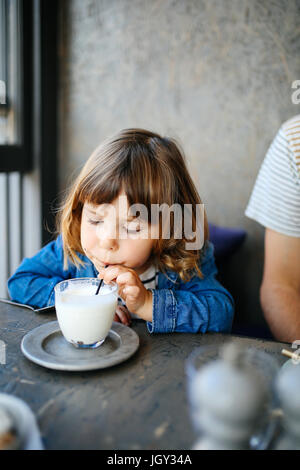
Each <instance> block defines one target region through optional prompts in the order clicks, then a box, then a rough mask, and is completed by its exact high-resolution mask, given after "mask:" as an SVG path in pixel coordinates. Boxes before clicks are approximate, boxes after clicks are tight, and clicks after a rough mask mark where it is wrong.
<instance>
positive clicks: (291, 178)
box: [245, 115, 300, 237]
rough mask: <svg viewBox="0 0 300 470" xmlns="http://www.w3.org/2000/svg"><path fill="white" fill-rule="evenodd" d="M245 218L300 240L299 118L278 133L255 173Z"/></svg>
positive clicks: (283, 126)
mask: <svg viewBox="0 0 300 470" xmlns="http://www.w3.org/2000/svg"><path fill="white" fill-rule="evenodd" d="M245 215H246V216H247V217H250V218H251V219H254V220H256V221H257V222H259V223H260V224H261V225H263V226H264V227H267V228H270V229H272V230H275V231H276V232H279V233H283V234H285V235H289V236H291V237H300V115H297V116H294V117H293V118H292V119H289V120H288V121H286V122H285V123H284V124H283V125H282V126H281V128H280V129H279V131H278V133H277V135H276V136H275V138H274V140H273V142H272V144H271V145H270V148H269V150H268V152H267V154H266V156H265V159H264V161H263V163H262V165H261V168H260V171H259V173H258V176H257V179H256V182H255V185H254V188H253V191H252V194H251V197H250V200H249V203H248V206H247V208H246V211H245Z"/></svg>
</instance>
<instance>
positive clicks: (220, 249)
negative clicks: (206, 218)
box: [208, 223, 247, 259]
mask: <svg viewBox="0 0 300 470" xmlns="http://www.w3.org/2000/svg"><path fill="white" fill-rule="evenodd" d="M208 226H209V238H210V241H211V242H212V243H213V244H214V247H215V257H216V259H220V258H227V257H228V256H231V255H233V253H235V252H236V251H237V249H238V248H240V246H241V245H242V244H243V243H244V241H245V239H246V235H247V232H246V231H245V230H243V229H241V228H227V227H219V226H217V225H214V224H211V223H209V224H208Z"/></svg>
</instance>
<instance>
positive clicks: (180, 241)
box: [8, 129, 234, 333]
mask: <svg viewBox="0 0 300 470" xmlns="http://www.w3.org/2000/svg"><path fill="white" fill-rule="evenodd" d="M163 203H164V204H167V205H168V207H171V206H172V205H173V204H176V205H177V208H178V207H179V208H183V207H184V206H185V205H189V207H192V211H191V212H192V221H193V225H194V224H195V221H196V207H197V205H199V206H200V205H201V199H200V197H199V195H198V192H197V190H196V188H195V185H194V184H193V181H192V179H191V177H190V175H189V173H188V170H187V167H186V162H185V157H184V155H183V153H182V152H181V150H180V149H179V147H178V145H177V144H176V143H175V141H174V140H172V139H169V138H163V137H161V136H159V135H158V134H155V133H152V132H149V131H146V130H142V129H126V130H123V131H121V132H120V133H119V134H117V135H116V136H114V137H113V138H111V139H108V140H106V141H105V142H104V143H103V144H102V145H100V146H99V147H98V148H96V150H95V151H94V152H93V153H92V155H91V156H90V158H89V159H88V160H87V162H86V164H85V165H84V167H83V168H82V170H81V172H80V174H79V176H78V177H77V179H76V180H75V182H74V184H73V186H72V188H71V190H70V191H69V192H68V194H67V196H66V197H65V199H64V201H63V203H62V205H61V207H60V209H59V210H58V214H57V229H58V230H57V231H58V236H57V238H56V240H55V241H52V242H50V243H48V244H47V245H46V246H45V247H44V248H42V249H41V250H40V251H39V252H38V253H37V254H36V255H35V256H33V257H32V258H25V259H24V260H23V262H22V263H21V265H20V266H19V268H18V269H17V271H16V272H15V273H14V275H13V276H12V277H11V278H10V279H9V280H8V289H9V294H10V296H11V299H12V300H15V301H17V302H20V303H25V304H29V305H32V306H35V307H39V308H41V307H45V306H51V305H54V286H55V285H56V284H57V283H58V282H60V281H62V280H64V279H70V278H77V277H97V276H98V277H99V278H101V279H104V281H105V282H106V283H109V282H110V281H115V282H116V283H117V284H118V293H119V303H118V307H117V310H116V314H115V318H114V320H115V321H121V322H122V323H124V324H127V325H128V324H130V322H131V318H132V317H133V316H134V317H137V318H140V319H143V320H145V321H146V322H147V327H148V330H149V332H150V333H162V332H173V331H176V332H194V333H196V332H201V333H205V332H206V331H224V332H225V331H226V332H229V331H230V329H231V324H232V319H233V311H234V307H233V299H232V297H231V295H230V294H229V293H228V292H227V290H226V289H225V288H224V287H222V286H221V284H220V283H219V282H218V281H217V279H216V274H217V269H216V266H215V262H214V254H213V245H212V244H211V243H210V242H209V241H208V225H207V221H206V216H205V217H204V243H203V245H202V247H201V248H199V249H194V250H191V249H188V248H187V245H186V242H187V239H186V238H185V237H184V236H182V237H178V236H177V235H176V233H175V232H176V229H177V228H178V220H177V223H175V222H174V217H173V218H172V217H171V218H170V225H169V229H170V231H169V236H168V237H164V236H163V233H164V232H163V223H164V221H163V220H162V217H161V216H160V217H159V218H158V219H156V221H155V222H153V221H152V220H149V214H150V213H151V207H157V205H161V204H163ZM134 204H138V205H143V207H145V208H146V212H143V215H141V216H140V217H139V218H138V217H137V216H136V215H135V213H134V212H132V211H130V210H129V209H130V208H132V207H134V206H133V205H134ZM152 205H156V206H152ZM128 208H129V209H128ZM145 213H146V216H145ZM147 213H148V215H147ZM116 214H118V216H116ZM181 214H182V217H183V214H184V212H183V211H182V212H181ZM171 216H172V214H171ZM153 228H155V229H156V230H157V232H155V233H156V235H155V236H152V233H153V232H152V231H151V230H152V229H153ZM149 232H151V234H150V235H149Z"/></svg>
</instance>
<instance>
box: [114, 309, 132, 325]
mask: <svg viewBox="0 0 300 470" xmlns="http://www.w3.org/2000/svg"><path fill="white" fill-rule="evenodd" d="M116 315H117V316H118V317H119V319H120V320H121V322H122V323H124V325H130V323H131V316H130V313H129V311H128V309H127V308H126V307H123V306H122V305H118V307H117V310H116Z"/></svg>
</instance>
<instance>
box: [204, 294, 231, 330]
mask: <svg viewBox="0 0 300 470" xmlns="http://www.w3.org/2000/svg"><path fill="white" fill-rule="evenodd" d="M209 303H210V304H211V305H210V317H209V323H208V327H207V331H211V332H215V333H230V332H231V329H232V323H233V318H234V310H235V308H234V301H233V298H232V297H231V296H229V295H226V294H223V293H218V294H217V295H216V294H215V295H212V298H211V300H210V302H209Z"/></svg>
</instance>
